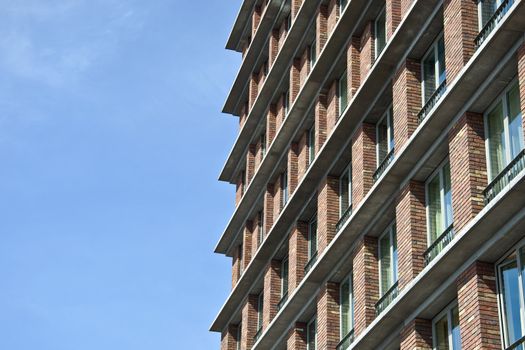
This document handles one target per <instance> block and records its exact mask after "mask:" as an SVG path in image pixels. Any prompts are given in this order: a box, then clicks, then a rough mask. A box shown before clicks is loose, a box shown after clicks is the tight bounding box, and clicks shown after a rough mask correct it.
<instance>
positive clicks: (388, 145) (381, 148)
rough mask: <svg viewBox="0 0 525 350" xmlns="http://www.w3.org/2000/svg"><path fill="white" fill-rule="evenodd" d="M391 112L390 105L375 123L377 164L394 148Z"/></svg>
mask: <svg viewBox="0 0 525 350" xmlns="http://www.w3.org/2000/svg"><path fill="white" fill-rule="evenodd" d="M392 114H393V113H392V106H390V107H389V108H388V110H387V111H386V113H385V114H384V115H383V116H382V117H381V119H380V120H379V122H378V123H377V125H376V152H377V166H379V165H380V164H381V163H383V161H384V160H385V158H386V156H387V155H388V154H389V153H390V152H391V151H392V150H393V149H394V123H393V120H392Z"/></svg>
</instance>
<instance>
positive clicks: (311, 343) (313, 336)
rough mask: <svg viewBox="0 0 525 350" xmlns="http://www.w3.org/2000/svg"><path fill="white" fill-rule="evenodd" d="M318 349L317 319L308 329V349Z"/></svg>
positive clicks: (313, 320)
mask: <svg viewBox="0 0 525 350" xmlns="http://www.w3.org/2000/svg"><path fill="white" fill-rule="evenodd" d="M316 347H317V320H316V319H315V317H314V318H313V319H312V320H311V321H310V322H308V325H307V327H306V349H307V350H315V349H316Z"/></svg>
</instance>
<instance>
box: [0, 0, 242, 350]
mask: <svg viewBox="0 0 525 350" xmlns="http://www.w3.org/2000/svg"><path fill="white" fill-rule="evenodd" d="M239 5H240V0H235V1H226V2H224V1H215V0H203V1H198V2H197V1H183V0H152V1H144V0H0V76H1V78H0V164H1V166H0V213H1V214H0V281H1V282H0V349H9V350H25V349H28V350H29V349H30V350H35V349H38V350H83V349H86V350H87V349H89V350H93V349H97V350H105V349H108V350H109V349H111V350H114V349H127V350H134V349H155V350H162V349H212V348H217V347H218V345H219V335H218V334H213V333H209V332H208V327H209V325H210V324H211V321H212V320H213V318H214V316H215V315H216V313H217V311H218V309H219V307H220V306H221V305H222V303H223V302H224V300H225V298H226V296H227V294H228V293H229V290H230V266H231V261H230V259H227V258H225V257H224V256H219V255H215V254H213V253H212V251H213V248H214V246H215V243H216V242H217V239H218V238H219V236H220V233H221V232H222V229H223V228H224V226H225V224H226V222H227V220H228V218H229V217H230V215H231V213H232V211H233V201H234V196H233V194H234V189H233V187H232V186H231V185H229V184H224V183H219V182H218V181H217V176H218V173H219V171H220V169H221V167H222V165H223V163H224V160H225V158H226V155H227V153H228V151H229V149H230V148H231V145H232V142H233V140H234V137H235V135H236V133H237V130H238V124H237V119H236V118H234V117H231V116H226V115H221V114H220V110H221V107H222V105H223V102H224V99H225V97H226V94H227V92H228V90H229V87H230V86H231V83H232V80H233V78H234V75H235V73H236V71H237V69H238V65H239V63H240V55H239V54H237V53H233V52H228V51H226V50H224V44H225V42H226V39H227V36H228V33H229V31H230V29H231V25H232V23H233V20H234V18H235V15H236V13H237V11H238V8H239Z"/></svg>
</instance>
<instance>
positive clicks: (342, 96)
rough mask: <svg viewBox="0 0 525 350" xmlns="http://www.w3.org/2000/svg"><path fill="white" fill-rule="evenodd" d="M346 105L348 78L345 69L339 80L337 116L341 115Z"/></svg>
mask: <svg viewBox="0 0 525 350" xmlns="http://www.w3.org/2000/svg"><path fill="white" fill-rule="evenodd" d="M347 105H348V77H347V73H346V69H345V71H344V72H343V74H342V75H341V77H340V78H339V115H342V114H343V112H344V110H345V109H346V106H347Z"/></svg>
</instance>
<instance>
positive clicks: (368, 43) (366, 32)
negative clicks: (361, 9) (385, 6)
mask: <svg viewBox="0 0 525 350" xmlns="http://www.w3.org/2000/svg"><path fill="white" fill-rule="evenodd" d="M360 47H361V59H360V61H361V79H363V80H364V79H365V78H366V75H367V74H368V72H369V71H370V68H372V65H373V64H374V57H375V52H374V51H375V42H374V22H372V21H370V22H368V23H367V24H366V26H365V28H364V29H363V34H362V35H361V45H360Z"/></svg>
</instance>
